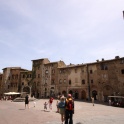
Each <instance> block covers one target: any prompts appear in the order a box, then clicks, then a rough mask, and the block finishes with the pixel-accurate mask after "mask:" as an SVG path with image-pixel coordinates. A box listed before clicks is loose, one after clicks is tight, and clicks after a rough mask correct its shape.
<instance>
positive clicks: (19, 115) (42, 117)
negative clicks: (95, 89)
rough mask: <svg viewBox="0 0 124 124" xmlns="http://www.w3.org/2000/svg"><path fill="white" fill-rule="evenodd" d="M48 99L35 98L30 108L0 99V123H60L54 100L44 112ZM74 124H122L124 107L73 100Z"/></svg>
mask: <svg viewBox="0 0 124 124" xmlns="http://www.w3.org/2000/svg"><path fill="white" fill-rule="evenodd" d="M45 101H46V102H47V101H48V99H40V100H36V101H35V102H36V107H34V106H33V102H30V108H29V109H28V108H26V109H25V107H24V102H11V101H0V124H61V119H60V114H59V113H56V100H54V102H53V110H52V111H49V110H47V111H46V112H44V109H43V104H44V102H45ZM73 120H74V124H124V108H118V107H112V106H107V105H101V104H95V106H93V105H92V103H87V102H82V101H75V114H74V116H73Z"/></svg>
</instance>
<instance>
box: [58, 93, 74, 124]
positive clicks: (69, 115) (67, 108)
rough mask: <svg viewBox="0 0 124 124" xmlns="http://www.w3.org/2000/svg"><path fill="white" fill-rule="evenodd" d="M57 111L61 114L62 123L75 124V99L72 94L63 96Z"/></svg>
mask: <svg viewBox="0 0 124 124" xmlns="http://www.w3.org/2000/svg"><path fill="white" fill-rule="evenodd" d="M57 112H59V113H60V114H61V121H62V124H63V123H64V121H65V124H73V114H74V100H73V98H72V96H71V94H68V96H67V98H65V97H64V96H62V97H61V98H60V102H58V104H57Z"/></svg>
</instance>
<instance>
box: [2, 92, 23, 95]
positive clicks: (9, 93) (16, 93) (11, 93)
mask: <svg viewBox="0 0 124 124" xmlns="http://www.w3.org/2000/svg"><path fill="white" fill-rule="evenodd" d="M18 94H21V93H19V92H8V93H4V95H18Z"/></svg>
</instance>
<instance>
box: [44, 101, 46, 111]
mask: <svg viewBox="0 0 124 124" xmlns="http://www.w3.org/2000/svg"><path fill="white" fill-rule="evenodd" d="M45 110H47V102H45V103H44V111H45Z"/></svg>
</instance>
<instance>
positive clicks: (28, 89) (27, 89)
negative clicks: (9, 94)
mask: <svg viewBox="0 0 124 124" xmlns="http://www.w3.org/2000/svg"><path fill="white" fill-rule="evenodd" d="M23 92H26V93H27V94H30V87H29V86H26V87H24V88H23Z"/></svg>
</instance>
